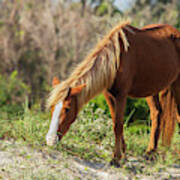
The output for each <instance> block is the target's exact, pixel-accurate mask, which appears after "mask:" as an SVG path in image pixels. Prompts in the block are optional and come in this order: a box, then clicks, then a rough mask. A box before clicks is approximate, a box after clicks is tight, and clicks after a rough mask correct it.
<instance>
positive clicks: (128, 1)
mask: <svg viewBox="0 0 180 180" xmlns="http://www.w3.org/2000/svg"><path fill="white" fill-rule="evenodd" d="M54 1H58V0H54ZM73 1H76V2H77V1H79V0H73ZM87 1H88V0H87ZM133 2H135V0H115V3H114V4H115V5H116V6H117V7H118V8H119V9H120V10H122V11H124V10H126V9H128V8H130V7H131V6H132V4H133Z"/></svg>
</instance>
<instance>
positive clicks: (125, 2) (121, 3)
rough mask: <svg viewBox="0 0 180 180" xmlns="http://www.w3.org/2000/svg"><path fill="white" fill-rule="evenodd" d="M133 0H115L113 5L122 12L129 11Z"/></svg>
mask: <svg viewBox="0 0 180 180" xmlns="http://www.w3.org/2000/svg"><path fill="white" fill-rule="evenodd" d="M133 2H134V0H115V3H114V4H115V5H116V6H117V7H118V8H119V9H120V10H122V11H124V10H126V9H129V8H130V7H131V6H132V4H133Z"/></svg>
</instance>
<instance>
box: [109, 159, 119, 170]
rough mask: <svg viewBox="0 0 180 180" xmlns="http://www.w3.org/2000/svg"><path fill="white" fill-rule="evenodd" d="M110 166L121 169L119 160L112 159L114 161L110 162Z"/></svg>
mask: <svg viewBox="0 0 180 180" xmlns="http://www.w3.org/2000/svg"><path fill="white" fill-rule="evenodd" d="M110 166H114V167H116V168H120V163H119V162H118V161H117V160H115V159H112V160H111V161H110Z"/></svg>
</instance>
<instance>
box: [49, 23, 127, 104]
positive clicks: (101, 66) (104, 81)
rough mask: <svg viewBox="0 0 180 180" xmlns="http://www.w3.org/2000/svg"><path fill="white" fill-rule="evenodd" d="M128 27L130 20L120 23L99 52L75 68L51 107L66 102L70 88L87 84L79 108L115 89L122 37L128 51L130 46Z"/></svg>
mask: <svg viewBox="0 0 180 180" xmlns="http://www.w3.org/2000/svg"><path fill="white" fill-rule="evenodd" d="M128 24H129V22H127V21H126V22H123V23H120V24H118V25H117V26H115V27H114V28H113V29H112V30H111V31H110V32H109V33H108V34H107V35H106V36H105V37H104V38H103V39H102V40H101V41H99V42H98V44H97V45H96V47H95V49H94V50H93V51H92V52H91V53H90V54H89V55H88V56H87V57H86V58H85V60H84V61H82V62H81V63H80V64H79V65H78V66H77V67H76V68H75V70H74V72H73V73H72V74H71V76H70V77H69V78H68V79H67V80H65V81H64V82H62V83H60V84H59V85H57V86H56V87H55V88H54V89H53V90H52V92H51V93H50V96H49V98H48V101H47V106H48V107H51V106H54V105H56V104H57V103H58V102H59V101H63V100H64V98H65V97H66V96H67V93H68V89H69V87H75V86H77V85H80V84H84V83H85V84H86V87H85V88H84V89H83V91H82V92H81V93H80V94H79V95H78V106H79V107H81V106H82V105H83V104H85V103H86V102H88V101H89V100H90V99H91V98H93V97H94V96H95V95H97V94H99V93H101V92H102V91H103V90H104V89H107V88H110V87H111V86H112V84H113V82H114V79H115V76H116V72H117V70H118V68H119V66H120V53H121V49H120V42H119V38H121V41H122V43H123V48H124V50H125V51H127V50H128V47H129V43H128V41H127V39H126V36H125V34H124V32H123V29H122V28H123V27H125V26H126V25H128Z"/></svg>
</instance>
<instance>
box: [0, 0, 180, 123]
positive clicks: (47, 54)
mask: <svg viewBox="0 0 180 180" xmlns="http://www.w3.org/2000/svg"><path fill="white" fill-rule="evenodd" d="M124 18H130V19H131V21H132V24H133V25H135V26H137V27H142V26H144V25H146V24H152V23H168V24H171V25H173V26H175V27H177V28H180V2H179V0H127V1H124V0H8V1H7V0H1V1H0V114H1V115H2V114H4V113H5V114H6V115H7V116H9V115H10V114H11V113H17V114H19V113H23V111H24V106H25V104H26V105H27V106H28V107H29V108H34V107H35V108H40V109H41V110H42V111H44V110H45V108H44V104H45V100H46V97H47V94H48V92H49V91H50V89H51V81H52V78H53V77H54V76H57V77H59V78H60V80H61V81H62V80H64V79H66V78H67V77H68V75H69V74H70V72H71V71H72V69H73V68H74V67H75V65H76V64H77V63H79V62H80V61H82V60H83V58H84V57H85V55H86V54H88V52H89V51H90V49H91V48H92V47H93V46H94V45H95V43H96V42H97V39H99V38H101V37H102V36H103V34H104V33H105V32H106V31H107V30H109V29H111V28H112V26H113V25H114V24H115V23H117V22H119V21H120V20H121V19H124ZM90 104H92V107H93V109H94V111H95V110H96V109H97V107H100V108H102V109H103V110H104V113H105V114H108V115H109V110H108V107H107V105H106V103H105V100H104V98H103V96H102V95H100V96H98V97H96V98H95V99H93V100H92V101H91V102H90ZM148 111H149V110H148V107H147V104H146V102H145V100H144V99H139V100H136V99H128V103H127V108H126V114H125V117H126V118H125V120H126V124H127V125H128V124H129V122H130V121H135V120H139V121H141V120H145V119H148Z"/></svg>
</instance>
